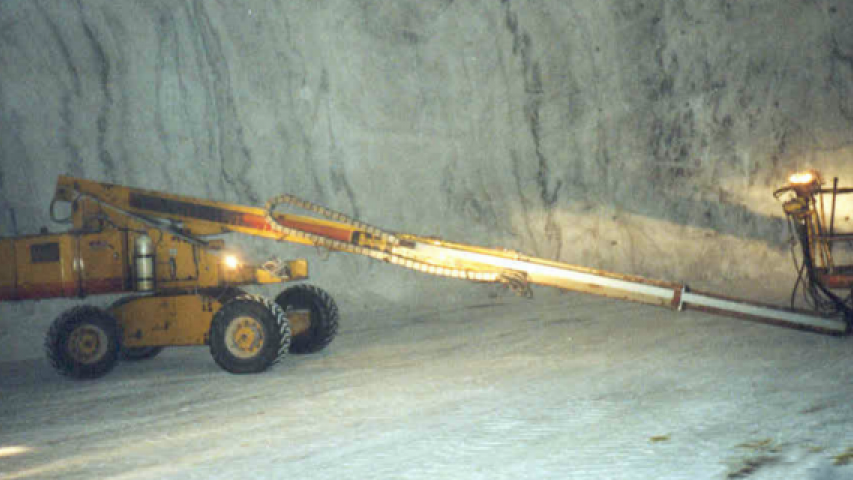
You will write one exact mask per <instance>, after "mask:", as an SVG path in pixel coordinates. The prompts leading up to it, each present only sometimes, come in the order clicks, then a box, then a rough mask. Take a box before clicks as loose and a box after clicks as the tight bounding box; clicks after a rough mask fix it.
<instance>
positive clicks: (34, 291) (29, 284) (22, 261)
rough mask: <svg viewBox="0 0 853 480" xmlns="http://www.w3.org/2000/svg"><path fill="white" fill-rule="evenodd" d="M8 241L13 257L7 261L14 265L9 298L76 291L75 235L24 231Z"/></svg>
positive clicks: (59, 294)
mask: <svg viewBox="0 0 853 480" xmlns="http://www.w3.org/2000/svg"><path fill="white" fill-rule="evenodd" d="M12 241H13V242H14V246H13V248H12V250H13V254H14V256H15V259H14V261H13V262H11V263H10V264H9V265H13V266H14V268H15V274H14V275H15V279H16V285H15V286H14V287H15V288H14V297H13V298H21V299H24V298H50V297H60V296H73V295H75V294H76V292H77V277H76V271H75V270H74V265H75V264H74V254H75V246H76V239H75V238H74V237H73V236H72V235H64V234H53V235H28V236H24V237H18V238H16V239H13V240H12ZM7 252H8V250H7Z"/></svg>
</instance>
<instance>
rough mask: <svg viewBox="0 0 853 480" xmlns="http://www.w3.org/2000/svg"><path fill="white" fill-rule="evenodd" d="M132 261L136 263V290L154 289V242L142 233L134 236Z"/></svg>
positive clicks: (147, 290)
mask: <svg viewBox="0 0 853 480" xmlns="http://www.w3.org/2000/svg"><path fill="white" fill-rule="evenodd" d="M133 262H134V264H135V265H136V290H137V291H140V292H150V291H151V290H154V242H153V241H152V240H151V237H149V236H148V235H146V234H144V233H143V234H142V235H140V236H138V237H136V242H135V244H134V246H133Z"/></svg>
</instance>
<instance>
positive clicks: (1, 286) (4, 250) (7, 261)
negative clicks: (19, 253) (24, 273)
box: [0, 238, 18, 300]
mask: <svg viewBox="0 0 853 480" xmlns="http://www.w3.org/2000/svg"><path fill="white" fill-rule="evenodd" d="M15 264H16V260H15V243H14V240H13V239H11V238H0V300H10V299H12V298H15V290H16V288H15V286H16V285H17V283H18V281H17V274H16V270H17V267H16V265H15Z"/></svg>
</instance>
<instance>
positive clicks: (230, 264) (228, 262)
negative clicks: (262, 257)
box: [222, 255, 240, 270]
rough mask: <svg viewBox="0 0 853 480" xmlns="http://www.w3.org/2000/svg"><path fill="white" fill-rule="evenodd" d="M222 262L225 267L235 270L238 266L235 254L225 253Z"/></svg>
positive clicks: (238, 261) (238, 262)
mask: <svg viewBox="0 0 853 480" xmlns="http://www.w3.org/2000/svg"><path fill="white" fill-rule="evenodd" d="M222 263H224V264H225V266H226V267H227V268H230V269H231V270H236V269H237V267H239V266H240V259H238V258H237V256H236V255H225V257H224V258H223V259H222Z"/></svg>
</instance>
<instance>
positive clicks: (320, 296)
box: [275, 284, 338, 353]
mask: <svg viewBox="0 0 853 480" xmlns="http://www.w3.org/2000/svg"><path fill="white" fill-rule="evenodd" d="M275 303H277V304H278V306H280V307H281V308H282V309H283V310H284V313H285V315H287V311H288V310H290V309H293V310H303V309H307V310H310V311H311V326H310V327H309V329H308V331H307V332H305V333H302V334H300V335H297V336H295V337H293V339H292V340H291V342H290V353H315V352H319V351H320V350H323V349H324V348H326V347H327V346H328V345H329V344H330V343H332V340H334V339H335V335H337V334H338V306H337V305H336V304H335V301H334V300H332V297H331V296H330V295H329V294H328V293H326V291H324V290H323V289H321V288H318V287H315V286H314V285H307V284H302V285H295V286H293V287H290V288H288V289H286V290H284V291H283V292H281V293H280V294H278V296H277V297H275Z"/></svg>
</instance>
